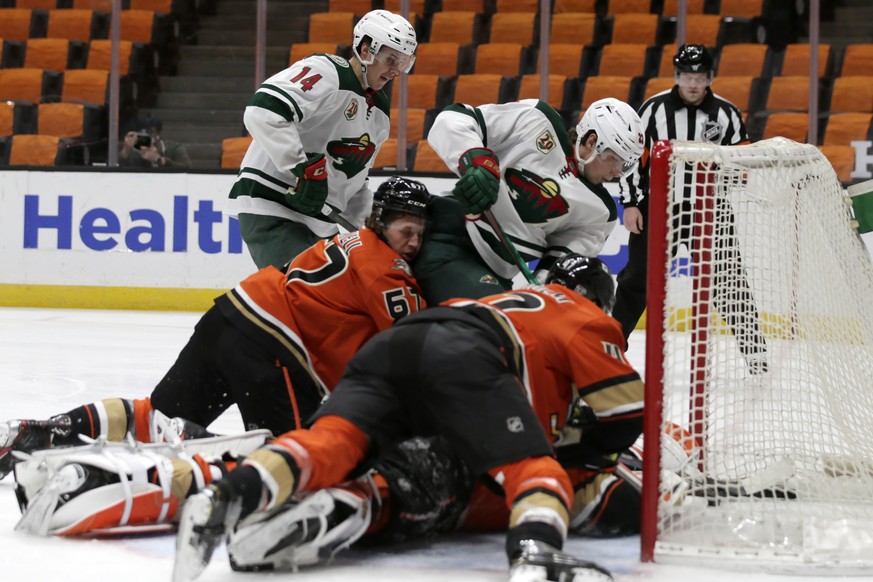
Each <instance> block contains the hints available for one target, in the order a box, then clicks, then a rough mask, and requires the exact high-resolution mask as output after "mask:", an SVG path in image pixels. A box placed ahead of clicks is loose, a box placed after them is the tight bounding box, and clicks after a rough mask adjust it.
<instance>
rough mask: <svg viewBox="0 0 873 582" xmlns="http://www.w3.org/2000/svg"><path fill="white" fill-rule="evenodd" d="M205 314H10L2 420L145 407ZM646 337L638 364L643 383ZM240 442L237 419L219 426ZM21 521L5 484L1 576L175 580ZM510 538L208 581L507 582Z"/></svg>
mask: <svg viewBox="0 0 873 582" xmlns="http://www.w3.org/2000/svg"><path fill="white" fill-rule="evenodd" d="M199 317H200V314H195V313H155V312H126V311H79V310H55V309H3V308H0V420H6V419H10V418H46V417H48V416H50V415H51V414H56V413H59V412H63V411H66V410H69V409H71V408H74V407H76V406H78V405H81V404H84V403H86V402H92V401H94V400H99V399H102V398H107V397H131V398H141V397H144V396H146V395H148V394H149V393H150V392H151V389H152V387H153V386H154V385H155V383H157V381H158V380H159V379H160V378H161V376H163V374H164V372H165V371H166V370H167V369H168V368H169V366H170V365H171V364H172V363H173V361H174V360H175V358H176V355H177V354H178V352H179V350H180V349H181V348H182V346H183V345H184V344H185V342H186V341H187V340H188V337H189V336H190V334H191V332H192V331H193V328H194V324H195V323H196V322H197V320H198V319H199ZM643 344H644V333H642V332H637V333H635V334H634V335H633V336H632V338H631V349H630V351H629V353H628V356H629V359H630V361H631V362H632V363H633V364H634V365H635V366H636V367H637V369H638V370H639V371H640V373H641V374H642V372H643V364H644V359H643ZM211 428H212V429H213V430H215V431H216V432H236V431H239V430H241V428H242V424H241V422H240V419H239V415H238V414H237V413H236V412H235V410H232V411H229V412H228V413H227V414H225V416H224V417H222V418H221V419H219V420H218V421H217V422H216V423H215V424H213V425H212V427H211ZM19 516H20V514H19V511H18V506H17V503H16V501H15V495H14V493H13V482H12V479H11V477H7V478H6V479H4V480H2V481H0V573H2V574H0V575H2V579H3V580H32V581H34V582H103V581H110V580H111V581H113V582H156V581H161V580H166V581H169V580H170V574H171V570H172V562H173V552H174V549H173V543H174V537H173V536H172V535H160V536H153V537H141V538H125V539H113V540H77V539H59V538H39V537H34V536H28V535H25V534H21V533H16V532H15V531H13V528H14V526H15V523H16V522H17V521H18V518H19ZM566 549H567V551H569V552H570V553H572V554H574V555H576V556H579V557H581V558H586V559H591V560H595V561H598V562H600V563H601V564H602V565H604V566H606V567H607V568H609V569H611V570H612V572H613V573H614V575H615V578H616V580H619V581H630V580H640V581H646V582H685V581H688V582H690V581H694V582H734V581H737V580H742V582H795V581H799V580H812V579H816V580H818V579H822V578H821V577H819V576H816V577H812V578H811V577H789V576H781V575H771V574H765V573H742V574H738V573H736V572H726V571H719V570H711V569H702V568H690V567H679V566H667V565H658V564H641V563H640V562H639V539H638V538H624V539H618V540H585V539H581V538H572V537H571V539H570V540H568V543H567V546H566ZM505 560H506V559H505V557H504V553H503V536H502V535H500V534H494V535H477V536H472V535H459V536H457V537H452V538H443V539H439V540H433V541H429V542H422V543H418V544H415V545H410V546H395V547H391V548H385V549H379V550H367V551H364V550H356V551H351V552H347V553H346V554H344V555H342V557H341V558H339V559H338V560H337V561H336V562H335V563H334V564H332V565H331V566H328V567H323V568H318V569H313V570H308V571H303V572H298V573H281V574H276V573H274V574H246V573H236V572H233V571H232V570H231V569H230V566H229V565H228V562H227V557H226V553H225V552H224V549H223V548H219V550H218V551H217V552H216V555H215V556H214V558H213V560H212V563H211V564H210V566H209V568H208V569H207V570H206V572H205V573H204V574H203V576H202V577H201V578H200V579H201V580H204V581H207V580H208V581H216V582H221V581H242V580H245V581H249V582H256V581H257V580H261V579H263V580H297V581H300V582H308V581H315V582H333V581H344V582H346V581H348V582H371V581H372V582H375V581H379V582H436V581H448V580H452V581H464V582H498V581H501V580H506V564H505ZM852 579H853V580H859V581H864V582H873V572H871V575H870V576H869V577H855V578H852Z"/></svg>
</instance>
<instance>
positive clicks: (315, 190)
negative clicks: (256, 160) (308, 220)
mask: <svg viewBox="0 0 873 582" xmlns="http://www.w3.org/2000/svg"><path fill="white" fill-rule="evenodd" d="M291 173H292V174H294V175H295V176H297V184H296V185H295V186H294V188H288V192H286V193H285V201H286V202H287V203H288V206H290V207H291V208H292V209H294V210H296V211H297V212H300V213H301V214H306V215H307V216H318V215H319V214H320V213H321V209H322V208H324V203H325V202H326V201H327V159H326V158H325V157H324V154H317V155H314V156H312V157H311V158H309V159H308V160H306V161H303V162H300V163H299V164H297V165H296V166H294V168H293V169H292V170H291Z"/></svg>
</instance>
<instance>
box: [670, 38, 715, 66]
mask: <svg viewBox="0 0 873 582" xmlns="http://www.w3.org/2000/svg"><path fill="white" fill-rule="evenodd" d="M713 65H714V61H713V60H712V55H711V54H709V51H708V50H706V47H705V46H703V45H702V44H683V45H682V46H680V47H679V52H677V53H676V55H675V56H674V57H673V67H674V68H675V69H676V71H677V72H679V73H710V72H712V67H713Z"/></svg>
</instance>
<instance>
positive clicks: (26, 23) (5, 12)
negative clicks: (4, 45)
mask: <svg viewBox="0 0 873 582" xmlns="http://www.w3.org/2000/svg"><path fill="white" fill-rule="evenodd" d="M32 19H33V11H32V10H28V9H25V8H0V38H4V39H6V40H27V39H28V38H30V31H31V22H32Z"/></svg>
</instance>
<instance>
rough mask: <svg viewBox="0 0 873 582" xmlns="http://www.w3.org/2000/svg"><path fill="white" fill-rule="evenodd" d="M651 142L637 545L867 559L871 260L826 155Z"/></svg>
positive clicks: (722, 555)
mask: <svg viewBox="0 0 873 582" xmlns="http://www.w3.org/2000/svg"><path fill="white" fill-rule="evenodd" d="M652 156H653V161H652V179H651V197H650V200H649V204H650V207H649V221H648V229H649V274H648V277H649V278H648V289H649V298H648V308H647V336H646V337H647V348H646V349H647V358H646V390H647V394H646V427H645V441H646V442H647V443H652V442H658V441H660V443H661V446H660V447H652V446H649V447H647V448H646V455H645V460H644V463H645V465H644V472H643V474H644V476H645V477H644V486H643V499H644V501H643V504H644V508H643V518H642V536H641V538H642V557H643V559H644V560H647V561H648V560H652V559H654V560H655V561H658V562H674V561H680V560H685V561H687V560H693V561H696V562H697V563H704V562H705V563H709V564H714V563H715V562H722V563H723V564H724V565H728V566H730V567H741V568H743V567H745V568H750V569H752V568H753V569H756V570H760V569H769V570H773V571H784V572H802V573H813V572H814V573H819V574H821V573H825V572H828V573H844V574H852V573H865V574H868V573H869V572H870V568H871V567H873V309H871V304H870V303H869V302H870V301H871V299H873V268H871V260H870V255H869V254H868V251H867V249H866V247H865V246H864V244H863V242H862V241H861V239H860V237H859V235H858V233H857V232H856V231H855V230H853V228H852V226H851V219H852V214H851V209H850V207H849V205H847V204H846V203H845V199H846V196H845V195H844V193H843V190H842V188H841V186H840V183H839V181H838V179H837V177H836V175H835V173H834V171H833V169H832V168H831V165H830V164H829V163H828V161H827V159H826V158H825V157H824V156H823V155H822V154H821V153H820V152H819V151H818V149H817V148H815V147H814V146H811V145H804V144H798V143H795V142H792V141H789V140H786V139H783V138H776V139H773V140H767V141H763V142H759V143H757V144H753V145H747V146H735V147H723V146H711V145H708V144H701V143H696V142H659V143H658V144H656V146H655V148H654V149H653V152H652ZM677 476H678V477H679V478H677ZM653 477H656V478H653ZM865 569H866V571H865Z"/></svg>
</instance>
